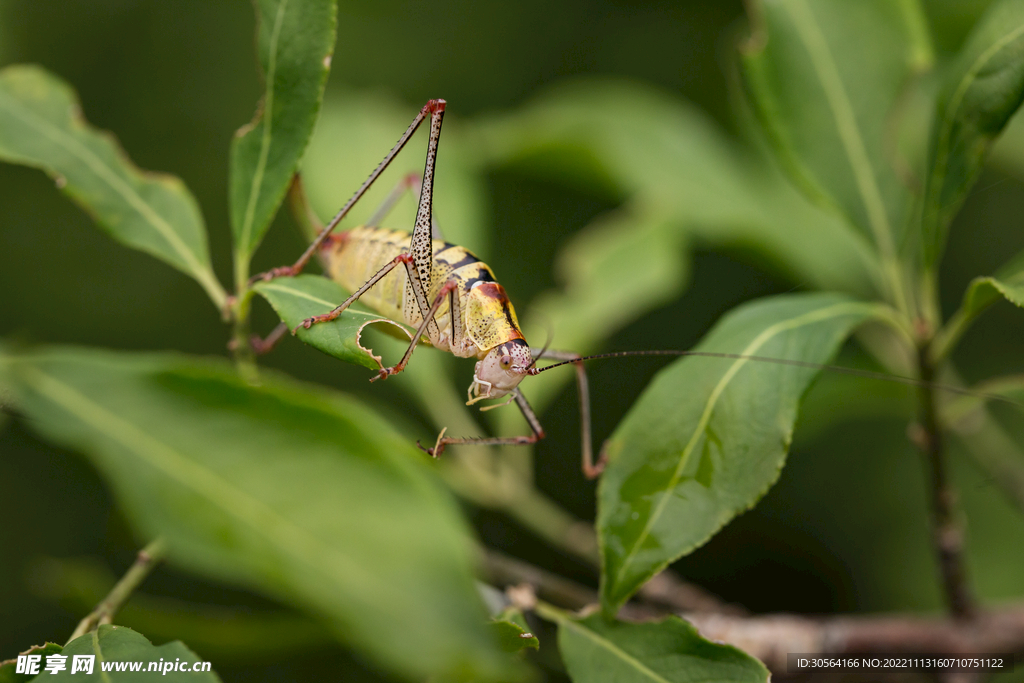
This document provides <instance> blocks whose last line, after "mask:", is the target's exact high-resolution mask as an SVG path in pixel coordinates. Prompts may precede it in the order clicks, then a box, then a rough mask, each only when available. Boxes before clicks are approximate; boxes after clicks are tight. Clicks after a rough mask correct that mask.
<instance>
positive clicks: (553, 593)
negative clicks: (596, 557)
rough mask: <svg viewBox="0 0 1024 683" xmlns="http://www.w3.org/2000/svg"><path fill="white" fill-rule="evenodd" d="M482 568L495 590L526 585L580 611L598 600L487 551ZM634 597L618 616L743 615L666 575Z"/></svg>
mask: <svg viewBox="0 0 1024 683" xmlns="http://www.w3.org/2000/svg"><path fill="white" fill-rule="evenodd" d="M483 568H484V571H485V573H486V575H487V579H488V581H489V582H490V583H492V584H494V585H496V586H510V585H517V584H521V583H527V584H530V585H531V586H532V587H533V588H534V589H535V590H536V592H537V595H539V596H540V597H542V598H544V599H546V600H550V601H551V602H553V603H557V604H559V605H562V606H564V607H569V608H572V609H582V608H584V607H587V606H588V605H593V604H594V603H596V602H597V600H598V597H597V593H596V592H595V591H594V589H592V588H589V587H587V586H584V585H582V584H579V583H576V582H575V581H571V580H569V579H566V578H565V577H563V576H559V575H558V574H554V573H552V572H549V571H547V570H545V569H541V568H540V567H535V566H534V565H532V564H529V563H527V562H524V561H522V560H518V559H516V558H514V557H509V556H508V555H505V554H504V553H501V552H498V551H496V550H491V549H490V548H488V549H487V551H486V553H485V554H484V560H483ZM638 595H639V596H640V598H641V602H636V601H634V602H631V603H629V604H627V605H626V607H624V608H623V610H624V611H623V612H621V613H620V616H622V617H624V618H627V619H645V618H646V619H651V618H655V617H657V616H661V615H664V614H666V613H668V612H716V613H719V614H731V615H737V616H738V615H743V614H746V611H745V610H743V609H742V608H741V607H737V606H736V605H730V604H726V603H725V602H723V601H722V600H721V599H720V598H718V597H717V596H715V595H712V594H711V593H710V592H708V591H707V590H705V589H703V588H701V587H700V586H696V585H694V584H691V583H687V582H685V581H683V580H681V579H679V578H678V577H677V576H675V575H674V574H672V573H671V572H668V571H664V572H661V573H660V574H658V575H657V576H655V577H654V578H652V579H651V580H650V581H648V582H647V583H646V584H644V586H643V587H642V588H641V589H640V592H639V594H638Z"/></svg>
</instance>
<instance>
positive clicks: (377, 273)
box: [252, 99, 1016, 479]
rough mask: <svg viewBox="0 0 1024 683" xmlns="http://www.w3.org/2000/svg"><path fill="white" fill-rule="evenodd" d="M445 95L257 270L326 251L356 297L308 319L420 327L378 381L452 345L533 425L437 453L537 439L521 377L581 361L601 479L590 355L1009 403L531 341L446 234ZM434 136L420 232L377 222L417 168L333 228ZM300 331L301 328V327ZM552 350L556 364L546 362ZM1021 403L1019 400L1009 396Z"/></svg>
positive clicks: (586, 449)
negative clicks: (417, 138) (403, 154)
mask: <svg viewBox="0 0 1024 683" xmlns="http://www.w3.org/2000/svg"><path fill="white" fill-rule="evenodd" d="M445 106H446V103H445V101H444V100H440V99H438V100H430V101H429V102H427V103H426V104H425V105H424V106H423V108H422V109H421V110H420V112H419V113H418V114H417V115H416V117H415V118H414V119H413V121H412V123H411V124H410V125H409V127H408V128H407V129H406V131H405V133H403V134H402V136H401V137H400V138H399V140H398V142H397V143H396V144H395V146H394V147H393V148H392V149H391V151H390V152H388V154H387V155H386V156H385V157H384V159H383V160H382V161H381V162H380V164H378V165H377V167H376V168H375V169H374V170H373V172H372V173H371V174H370V176H369V177H368V178H367V179H366V180H365V181H364V182H363V184H362V185H361V186H360V187H359V189H358V190H356V192H355V194H354V195H353V196H352V197H351V198H350V199H349V200H348V201H347V202H346V203H345V205H344V206H343V207H342V208H341V209H340V210H339V211H338V213H337V214H335V216H334V217H333V218H332V219H331V220H330V222H328V223H327V224H326V225H325V226H324V227H323V229H322V230H320V232H319V234H318V235H317V237H316V239H314V240H313V242H312V243H311V244H310V246H309V247H308V248H307V249H306V251H305V252H304V253H303V254H302V255H301V256H300V257H299V259H298V260H297V261H296V262H295V263H294V264H292V265H291V266H283V267H280V268H275V269H273V270H271V271H268V272H266V273H262V274H260V275H256V276H254V277H253V279H252V281H253V282H255V281H257V280H269V279H272V278H274V277H278V276H294V275H298V274H299V273H301V272H302V270H303V269H304V268H305V266H306V265H307V264H308V262H309V260H310V258H312V257H313V256H314V255H315V254H318V253H319V255H320V256H321V260H322V262H323V264H324V266H325V271H326V273H327V275H328V276H330V277H331V278H333V279H334V280H336V281H337V282H339V283H340V284H341V285H342V286H344V287H345V288H346V289H348V290H349V291H351V292H353V293H352V295H351V296H350V297H349V298H348V299H346V300H345V301H344V302H342V303H341V304H340V305H339V306H337V307H336V308H334V309H333V310H331V311H330V312H328V313H325V314H323V315H318V316H315V317H312V318H307V319H306V320H304V321H303V322H302V323H301V324H300V325H299V327H305V328H306V329H309V328H310V327H312V326H313V325H317V324H321V323H324V322H329V321H331V320H335V319H337V318H338V316H340V315H341V314H342V313H343V312H344V311H345V310H346V309H347V308H348V307H349V306H351V305H352V304H353V303H354V302H355V301H356V300H361V301H362V302H363V303H364V304H365V305H367V306H368V307H369V308H371V309H373V310H375V311H376V312H378V313H380V314H381V315H384V316H387V317H389V318H392V319H398V320H402V321H404V322H405V323H406V324H408V325H409V326H410V327H412V328H414V329H415V333H414V334H413V336H412V339H411V341H410V343H409V346H408V348H407V349H406V351H405V354H404V355H403V356H402V359H401V360H400V361H399V362H398V363H397V364H396V365H394V366H391V367H385V368H382V369H381V370H380V371H379V372H378V374H377V375H376V376H375V377H373V378H372V379H371V380H370V381H371V382H372V381H376V380H378V379H386V378H388V377H390V376H392V375H396V374H398V373H400V372H401V371H402V370H403V369H404V368H405V366H406V365H407V364H408V363H409V360H410V358H411V357H412V354H413V351H415V350H416V347H417V345H419V344H420V343H424V344H428V345H430V346H433V347H435V348H437V349H439V350H441V351H447V352H449V353H452V354H454V355H455V356H458V357H460V358H476V359H477V363H476V367H475V370H474V373H473V381H472V383H471V384H470V386H469V389H468V401H467V402H466V403H467V405H472V404H474V403H477V402H478V401H482V400H484V399H493V398H502V397H505V396H507V397H508V400H506V401H505V402H504V403H500V404H497V405H490V406H486V407H484V408H481V410H488V409H490V408H496V407H499V406H502V405H507V404H508V403H511V402H515V404H516V405H517V406H519V409H520V411H521V412H522V414H523V417H524V418H525V419H526V422H527V424H528V425H529V427H530V430H531V433H530V434H526V435H522V436H508V437H473V438H453V437H448V436H445V430H442V431H441V433H440V435H438V437H437V440H436V442H435V444H434V447H433V448H423V447H422V446H421V448H423V450H425V451H426V452H427V453H428V454H430V455H432V456H434V457H438V456H440V455H441V453H442V452H443V451H444V449H445V447H446V446H449V445H466V444H477V445H489V446H498V445H528V444H534V443H536V442H537V441H539V440H540V439H543V438H544V429H543V427H542V426H541V423H540V420H539V419H538V418H537V414H536V413H535V412H534V410H533V409H532V408H531V407H530V404H529V402H527V400H526V398H525V396H523V393H522V391H521V390H520V389H519V384H520V382H522V381H523V379H524V378H525V377H527V376H528V375H537V374H539V373H540V372H543V371H546V370H550V369H553V368H556V367H559V366H561V365H565V364H572V365H573V366H574V367H575V369H576V379H577V387H578V391H579V402H580V430H581V451H582V466H583V473H584V475H585V476H586V477H587V478H589V479H594V478H596V477H597V476H598V475H600V473H601V472H602V470H603V469H604V466H605V462H606V458H605V453H604V450H603V449H602V452H601V453H600V454H599V457H598V460H597V461H596V462H595V461H594V458H593V448H592V443H591V433H590V395H589V389H588V382H587V375H586V371H585V369H584V367H583V361H587V360H592V359H596V358H612V357H623V356H636V355H657V356H687V355H692V356H703V357H711V358H729V359H745V360H751V361H760V362H770V363H777V364H783V365H794V366H800V367H812V368H816V369H825V370H833V371H837V372H843V373H847V374H853V375H859V376H864V377H871V378H876V379H883V380H888V381H896V382H900V383H903V384H909V385H913V386H931V387H939V388H941V389H943V390H946V391H950V392H952V393H957V394H967V395H973V396H981V397H983V398H988V399H994V400H1001V401H1007V400H1008V399H1006V398H1005V397H1003V396H999V395H989V394H979V393H977V392H972V391H969V390H965V389H960V388H957V387H951V386H945V385H936V384H933V383H931V382H926V381H923V380H918V379H913V378H909V377H899V376H894V375H887V374H883V373H878V372H871V371H866V370H858V369H854V368H844V367H841V366H835V365H822V364H818V363H809V362H803V361H797V360H785V359H779V358H768V357H761V356H744V355H740V354H732V353H716V352H708V351H680V350H669V351H621V352H614V353H605V354H597V355H594V356H586V357H582V356H580V355H579V354H575V353H571V352H565V351H553V350H550V349H547V348H546V347H545V348H543V349H537V348H532V347H530V345H529V344H527V342H526V339H525V338H524V337H523V333H522V331H521V330H520V327H519V321H518V319H517V318H516V313H515V309H514V308H513V306H512V302H511V301H509V298H508V295H507V294H506V293H505V290H504V288H503V287H502V286H501V285H500V284H498V282H497V280H496V278H495V276H494V273H493V271H492V270H491V268H490V266H488V265H487V264H486V263H484V262H483V261H481V260H480V259H478V258H477V257H476V256H475V255H473V253H471V252H470V251H469V250H467V249H465V248H463V247H461V246H458V245H454V244H451V243H449V242H446V241H444V240H443V239H441V237H440V234H439V231H438V230H437V228H436V225H435V223H434V219H433V210H432V197H433V190H434V167H435V164H436V161H437V147H438V140H439V139H440V136H441V123H442V121H443V119H444V111H445ZM428 117H429V119H430V136H429V139H428V142H427V158H426V164H425V166H424V170H423V175H422V177H421V180H420V182H419V186H420V191H419V205H418V208H417V212H416V222H415V225H414V227H413V230H412V233H409V232H405V231H400V230H391V229H387V228H381V227H378V224H379V222H380V220H381V219H383V217H384V216H385V215H386V213H387V211H388V210H389V208H390V206H391V205H392V204H393V203H394V202H395V201H396V200H397V198H398V196H399V194H400V193H401V191H403V189H409V188H411V187H413V186H414V185H415V179H416V176H415V174H413V175H411V176H407V177H406V179H405V180H404V181H403V183H401V184H400V185H399V187H398V188H396V190H395V191H394V192H392V193H391V195H390V196H389V198H388V199H387V200H385V202H384V205H383V206H382V207H381V208H380V209H378V210H377V212H375V214H374V215H373V217H372V218H371V219H370V220H369V221H368V223H367V224H366V225H362V226H359V227H356V228H353V229H351V230H348V231H345V232H342V233H339V234H333V231H334V229H335V228H336V227H337V225H338V224H339V223H340V222H341V220H342V219H343V218H344V217H345V216H346V215H347V214H348V212H349V211H350V210H351V208H352V207H353V206H354V205H355V204H356V202H358V201H359V199H360V198H361V197H362V196H363V194H364V193H365V192H366V191H367V190H368V189H369V187H370V186H371V185H372V184H373V183H374V181H376V180H377V178H378V177H379V176H380V174H381V173H383V172H384V170H385V169H386V168H387V167H388V165H389V164H390V163H391V161H392V160H393V159H394V158H395V156H397V155H398V153H399V152H400V151H401V150H402V148H403V147H404V146H405V145H406V143H407V142H408V141H409V139H410V138H411V137H412V135H413V134H414V133H415V132H416V130H417V129H418V128H419V126H420V124H422V123H423V122H424V121H425V120H427V118H428ZM286 329H287V328H286V327H284V325H283V323H282V325H280V326H279V327H278V329H277V330H275V332H274V333H272V334H271V336H270V337H268V339H267V341H265V342H254V347H255V348H256V350H257V352H265V351H266V350H268V349H269V348H270V347H271V346H273V344H274V343H275V342H276V341H277V339H279V338H280V336H281V335H282V334H283V332H284V331H285V330H286ZM297 330H298V327H296V328H295V330H292V334H295V332H296V331H297ZM542 356H545V357H547V358H550V359H552V360H554V361H558V362H556V363H554V364H551V365H547V366H545V367H543V368H538V367H537V361H538V360H539V359H540V358H541V357H542ZM1009 402H1011V403H1016V402H1015V401H1009Z"/></svg>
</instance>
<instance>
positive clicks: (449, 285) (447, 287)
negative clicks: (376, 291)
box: [370, 274, 458, 382]
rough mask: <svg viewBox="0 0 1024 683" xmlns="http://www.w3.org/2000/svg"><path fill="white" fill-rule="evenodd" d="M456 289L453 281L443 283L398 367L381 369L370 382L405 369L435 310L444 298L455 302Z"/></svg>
mask: <svg viewBox="0 0 1024 683" xmlns="http://www.w3.org/2000/svg"><path fill="white" fill-rule="evenodd" d="M410 277H411V274H410ZM456 289H458V285H457V284H456V283H455V281H454V280H449V281H448V282H446V283H444V285H443V286H442V287H441V291H439V292H438V293H437V296H436V297H434V303H433V304H431V306H430V308H429V309H428V310H427V316H426V317H424V318H423V322H421V323H420V326H419V328H418V329H417V330H416V334H415V335H413V338H412V341H411V342H409V348H408V349H406V350H405V355H404V356H402V360H400V361H398V365H393V366H391V367H390V368H381V370H380V372H379V373H377V376H376V377H374V378H373V379H371V380H370V381H371V382H376V381H377V380H378V379H387V378H388V377H389V376H391V375H397V374H398V373H400V372H401V371H402V370H404V369H405V366H406V365H407V364H408V363H409V359H410V358H412V352H413V351H415V350H416V345H417V344H419V343H420V339H421V338H422V337H423V335H424V333H426V331H427V326H428V325H429V324H430V323H432V322H433V320H434V316H435V315H436V314H437V309H438V308H440V307H441V304H442V303H444V300H445V297H448V298H449V300H450V301H455V300H457V298H458V295H457V293H456ZM453 294H454V295H455V298H454V299H453V298H452V295H453ZM451 312H452V308H451V307H450V306H449V308H448V314H449V317H451ZM454 320H455V319H454V318H452V321H453V325H452V328H453V329H454V328H455V325H454ZM434 327H435V329H436V327H437V325H436V324H435V325H434ZM434 339H436V337H434Z"/></svg>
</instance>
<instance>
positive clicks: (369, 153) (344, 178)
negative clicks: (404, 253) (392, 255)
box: [302, 91, 490, 260]
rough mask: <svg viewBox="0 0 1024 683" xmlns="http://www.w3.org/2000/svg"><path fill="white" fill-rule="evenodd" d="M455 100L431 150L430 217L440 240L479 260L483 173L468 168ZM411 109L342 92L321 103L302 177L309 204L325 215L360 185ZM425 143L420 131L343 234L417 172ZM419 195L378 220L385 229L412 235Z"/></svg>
mask: <svg viewBox="0 0 1024 683" xmlns="http://www.w3.org/2000/svg"><path fill="white" fill-rule="evenodd" d="M456 105H457V103H453V104H449V106H448V109H447V112H446V114H445V119H444V131H443V133H442V134H441V142H440V145H439V147H438V152H437V168H436V172H435V180H434V187H435V192H434V200H433V201H434V218H435V219H436V222H437V225H438V227H439V228H440V229H441V232H442V233H443V234H444V237H445V239H446V240H448V241H449V242H452V243H453V244H459V245H461V246H464V247H466V248H467V249H469V250H470V251H472V252H473V253H474V254H476V255H477V256H480V257H481V258H484V259H485V260H486V257H487V252H488V246H489V238H490V235H489V234H488V230H487V228H488V223H487V222H488V217H487V205H486V195H487V193H486V189H485V187H484V185H483V181H484V178H483V175H482V174H481V173H479V172H477V170H476V169H474V168H472V167H471V165H470V159H469V157H470V156H471V154H470V150H468V149H467V144H466V139H465V135H464V134H463V127H464V126H463V123H462V121H461V120H460V118H459V108H458V106H456ZM416 113H417V110H416V109H415V108H413V107H410V106H409V105H408V104H403V103H400V102H397V101H394V100H392V99H389V98H387V97H384V96H382V95H380V94H377V93H361V92H355V91H345V92H343V93H342V94H341V96H340V97H328V98H327V99H326V100H325V101H324V110H323V114H322V115H321V117H320V122H319V123H318V124H317V127H316V132H315V133H314V134H313V141H312V143H311V144H310V147H309V152H308V153H307V154H306V158H305V159H303V161H302V177H303V181H304V183H305V186H306V191H307V193H308V194H309V198H310V202H311V203H312V204H313V206H314V207H315V208H316V209H317V211H318V212H319V214H320V215H321V216H331V215H333V214H334V213H336V212H337V211H338V209H340V208H341V206H342V205H343V204H344V203H345V201H347V200H348V198H349V197H350V196H351V195H352V193H354V192H355V191H356V189H357V188H358V187H359V186H360V185H361V184H362V182H363V181H364V180H366V177H367V176H368V175H370V171H372V170H373V169H374V168H376V166H377V164H379V163H380V160H381V159H383V158H384V155H385V154H386V153H387V152H388V150H390V149H391V147H392V146H393V145H394V144H395V140H397V139H398V137H399V136H400V135H401V134H402V132H403V131H404V130H405V129H406V127H408V125H409V124H410V123H411V122H412V119H413V116H415V115H416ZM426 153H427V143H426V135H425V133H424V132H419V133H417V134H416V136H415V137H414V138H413V139H412V140H411V141H410V142H409V144H408V145H406V147H405V150H403V152H402V153H401V154H400V155H399V156H398V157H397V158H396V159H395V160H394V161H392V162H391V165H390V166H389V167H388V170H387V171H385V172H384V174H383V175H382V176H381V177H380V178H379V179H378V180H377V182H376V183H374V185H373V187H371V188H370V189H369V190H367V192H366V194H365V195H363V198H362V199H361V200H360V201H359V203H358V204H356V205H355V206H354V207H352V211H351V213H350V214H349V217H348V218H346V219H345V221H344V223H343V225H342V229H345V227H346V226H356V225H361V224H363V223H365V222H366V221H367V220H368V219H369V218H370V216H372V215H373V214H374V213H376V211H377V209H378V207H379V206H380V204H381V203H382V202H383V201H384V199H385V197H387V196H388V194H389V193H390V192H391V190H392V189H393V188H394V187H395V186H396V185H397V184H398V183H399V182H400V181H401V180H402V178H403V177H404V176H405V175H406V174H408V173H413V172H415V173H422V172H423V162H424V159H425V158H426ZM417 199H418V197H417V196H416V195H415V194H414V193H413V192H408V193H407V194H406V196H405V197H404V198H403V199H402V200H401V201H400V202H398V204H396V205H395V208H394V209H393V210H392V212H391V213H390V214H389V215H388V216H387V217H386V218H385V219H384V220H383V221H381V222H382V224H383V225H384V226H385V227H389V228H394V229H396V230H408V231H410V232H411V231H412V227H413V223H414V222H415V219H416V205H417Z"/></svg>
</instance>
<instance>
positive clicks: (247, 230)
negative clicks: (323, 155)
mask: <svg viewBox="0 0 1024 683" xmlns="http://www.w3.org/2000/svg"><path fill="white" fill-rule="evenodd" d="M287 7H288V0H281V4H280V5H279V6H278V8H277V16H276V17H274V28H273V29H272V31H271V34H270V47H269V51H270V56H269V58H268V61H267V97H266V99H265V100H264V102H263V115H262V117H261V118H262V119H263V131H262V135H261V136H260V156H259V160H258V161H257V162H256V169H255V170H254V171H253V174H252V185H251V186H250V188H249V202H248V204H247V205H246V207H245V219H244V220H243V221H242V235H241V238H240V239H239V246H241V247H242V248H244V249H245V251H246V253H248V252H250V251H251V247H250V245H249V240H250V239H251V237H252V225H253V222H254V221H255V220H256V202H257V200H258V199H259V196H260V188H261V187H262V186H263V173H264V171H265V170H266V167H267V159H268V158H269V157H270V144H271V142H272V140H273V132H272V127H273V120H274V78H276V75H277V41H278V40H279V38H280V35H281V26H282V25H283V24H284V15H285V9H286V8H287Z"/></svg>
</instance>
